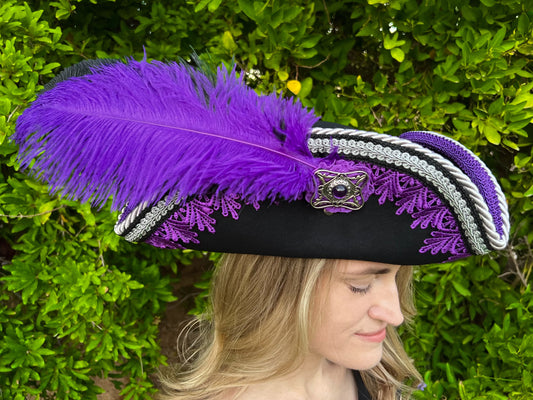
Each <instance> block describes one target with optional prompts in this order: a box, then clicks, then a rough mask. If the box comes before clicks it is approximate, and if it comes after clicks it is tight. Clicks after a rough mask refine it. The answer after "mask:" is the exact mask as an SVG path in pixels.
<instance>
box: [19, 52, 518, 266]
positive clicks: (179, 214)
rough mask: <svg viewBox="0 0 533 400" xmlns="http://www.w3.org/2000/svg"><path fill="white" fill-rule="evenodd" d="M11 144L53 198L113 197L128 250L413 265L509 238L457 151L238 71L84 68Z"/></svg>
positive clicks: (449, 143) (497, 203)
mask: <svg viewBox="0 0 533 400" xmlns="http://www.w3.org/2000/svg"><path fill="white" fill-rule="evenodd" d="M14 138H15V141H16V142H17V143H18V144H19V146H20V161H21V165H22V166H23V167H29V166H30V165H31V168H32V171H33V172H34V174H36V175H37V176H38V177H39V178H41V179H43V180H44V181H46V182H48V183H49V184H50V185H51V189H52V191H54V192H55V191H61V192H62V193H64V194H65V195H67V196H68V197H70V198H77V199H80V200H82V201H87V200H91V201H92V202H93V203H94V204H95V205H101V204H102V203H103V202H105V201H107V199H109V198H112V207H113V208H114V209H120V210H122V213H121V216H120V218H119V221H118V222H117V224H116V227H115V231H116V233H118V234H119V235H121V236H124V237H125V238H126V239H127V240H129V241H133V242H147V243H150V244H152V245H154V246H158V247H163V248H191V249H199V250H206V251H217V252H233V253H250V254H265V255H279V256H288V257H305V258H338V259H361V260H368V261H378V262H387V263H394V264H426V263H434V262H445V261H451V260H455V259H458V258H462V257H466V256H468V255H473V254H486V253H488V252H490V251H492V250H499V249H503V248H504V247H505V246H506V244H507V241H508V235H509V216H508V211H507V205H506V201H505V197H504V195H503V193H502V191H501V189H500V187H499V186H498V183H497V182H496V179H495V178H494V176H493V175H492V174H491V172H490V171H489V170H488V169H487V167H486V166H485V164H484V163H483V162H482V161H481V160H480V159H479V158H478V157H477V156H476V155H474V154H473V153H472V152H471V151H470V150H468V149H467V148H465V147H464V146H462V145H461V144H460V143H458V142H457V141H455V140H452V139H450V138H448V137H446V136H444V135H441V134H438V133H434V132H422V131H413V132H406V133H404V134H402V135H401V136H399V137H395V136H390V135H386V134H380V133H376V132H367V131H361V130H356V129H352V128H348V127H344V126H341V125H336V124H330V123H325V122H321V121H318V118H317V117H316V116H315V115H314V114H313V112H311V111H308V110H306V109H305V108H304V107H303V106H302V105H301V104H300V103H299V102H298V101H296V102H295V101H293V100H291V99H285V98H283V97H281V96H277V95H275V94H270V95H258V94H257V93H256V92H255V91H253V90H252V89H251V88H249V87H247V86H246V84H245V82H244V79H243V77H242V76H241V77H240V78H239V77H238V76H237V73H236V71H235V69H231V70H227V69H226V68H224V67H220V68H218V70H217V71H216V72H208V71H207V70H205V69H203V68H193V67H191V66H189V65H187V64H186V63H183V62H180V63H161V62H157V61H153V62H147V61H146V60H143V61H134V60H129V61H127V62H117V61H110V60H97V61H90V62H84V63H81V64H78V65H77V66H74V67H71V68H69V69H67V70H65V71H64V72H63V73H62V74H60V75H59V76H58V77H57V78H56V79H54V80H53V81H52V82H51V83H50V84H49V85H47V87H45V91H44V92H43V93H41V94H40V95H39V96H38V98H37V99H36V100H35V101H34V102H33V104H32V105H31V106H30V107H29V108H28V109H27V110H26V111H25V112H24V113H23V114H22V115H21V116H20V117H19V119H18V121H17V131H16V134H15V136H14Z"/></svg>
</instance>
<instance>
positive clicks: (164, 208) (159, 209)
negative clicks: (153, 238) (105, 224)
mask: <svg viewBox="0 0 533 400" xmlns="http://www.w3.org/2000/svg"><path fill="white" fill-rule="evenodd" d="M177 202H178V196H177V195H176V196H174V197H173V198H170V197H169V196H167V197H165V198H164V199H163V200H160V201H159V202H157V204H155V205H154V206H152V207H151V208H150V210H149V211H148V212H147V213H146V215H145V216H144V217H142V219H141V220H140V221H139V222H138V223H137V224H136V225H135V226H134V227H133V229H132V230H131V231H130V232H128V233H127V234H126V235H124V232H126V231H127V230H128V228H130V227H131V225H132V224H133V223H134V222H135V220H136V219H137V218H138V217H139V215H141V214H142V213H143V212H144V211H145V210H146V209H147V208H148V207H149V204H148V203H142V204H140V205H138V206H137V207H135V208H134V209H133V210H132V211H131V212H130V213H129V214H128V215H127V216H126V218H124V220H123V221H121V222H117V223H116V224H115V228H114V230H115V233H116V234H117V235H120V236H124V238H125V239H126V240H127V241H128V242H138V241H139V240H141V239H142V238H144V237H145V236H146V235H147V234H148V233H149V232H151V231H152V230H153V229H154V227H155V226H156V225H157V224H158V223H159V222H160V221H161V220H162V219H164V218H165V217H166V216H167V215H168V213H169V212H170V211H171V210H173V209H174V207H175V205H176V203H177ZM120 219H121V217H119V221H120Z"/></svg>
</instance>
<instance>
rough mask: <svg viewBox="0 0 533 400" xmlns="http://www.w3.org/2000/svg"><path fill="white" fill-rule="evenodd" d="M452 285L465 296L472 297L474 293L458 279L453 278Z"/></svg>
mask: <svg viewBox="0 0 533 400" xmlns="http://www.w3.org/2000/svg"><path fill="white" fill-rule="evenodd" d="M452 285H453V287H454V288H455V290H457V292H459V293H460V294H461V295H463V296H465V297H470V296H471V295H472V293H471V292H470V290H468V289H467V288H465V287H464V286H463V285H462V284H460V283H459V282H458V281H456V280H452Z"/></svg>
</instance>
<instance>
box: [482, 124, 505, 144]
mask: <svg viewBox="0 0 533 400" xmlns="http://www.w3.org/2000/svg"><path fill="white" fill-rule="evenodd" d="M483 134H484V135H485V137H486V138H487V140H488V141H489V142H490V143H492V144H500V143H501V141H502V137H501V135H500V133H499V132H498V131H497V130H496V129H495V128H494V127H493V126H492V125H485V129H484V130H483Z"/></svg>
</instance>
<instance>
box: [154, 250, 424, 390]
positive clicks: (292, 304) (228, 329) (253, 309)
mask: <svg viewBox="0 0 533 400" xmlns="http://www.w3.org/2000/svg"><path fill="white" fill-rule="evenodd" d="M334 265H335V261H334V260H322V259H298V258H283V257H271V256H257V255H243V254H229V255H225V256H224V257H223V259H222V260H221V262H220V264H219V266H218V267H217V268H216V270H215V272H214V276H213V280H212V288H211V297H210V309H209V310H208V311H207V312H206V314H205V315H202V316H201V317H199V318H198V319H196V320H195V321H193V322H192V323H191V324H190V325H189V326H188V328H187V330H186V331H185V333H183V335H182V339H185V342H184V343H185V347H184V349H183V350H182V351H181V355H182V362H181V364H180V365H179V366H178V368H177V369H176V370H174V371H173V372H170V373H169V371H167V375H166V376H162V378H161V381H162V383H163V386H164V390H165V394H161V395H160V398H161V399H165V400H178V399H190V400H206V399H216V398H220V396H221V395H222V394H223V393H226V394H227V392H228V391H229V392H234V393H239V391H240V390H244V389H245V387H246V386H247V385H250V384H252V383H259V382H265V381H268V380H269V379H272V378H275V377H279V376H283V375H285V374H288V373H290V372H292V371H294V370H295V369H296V368H297V367H298V366H299V365H300V363H301V362H302V361H303V358H302V357H303V355H304V354H305V353H306V351H307V349H308V343H309V340H308V333H309V309H310V305H311V302H312V298H313V292H314V290H315V288H316V286H317V282H318V279H319V278H320V277H321V276H323V275H324V274H326V273H331V271H332V269H333V266H334ZM411 276H412V269H411V267H402V268H401V269H400V272H399V273H398V278H397V280H398V290H399V296H400V303H401V306H402V311H403V312H404V316H405V318H406V321H408V320H409V319H410V318H411V317H412V316H413V315H414V306H413V302H412V293H411ZM187 341H188V342H187ZM361 375H362V377H363V379H364V381H365V384H366V385H367V388H368V389H369V392H370V393H371V394H372V396H373V398H375V399H376V400H381V399H383V400H385V399H387V400H388V399H394V398H395V394H396V392H397V391H403V392H408V389H407V388H406V387H405V386H403V384H402V383H401V382H402V381H404V380H405V379H407V378H411V379H420V376H419V374H418V372H417V371H416V369H415V368H414V367H413V365H412V363H411V360H410V359H409V358H408V357H407V354H406V353H405V351H404V349H403V346H402V344H401V341H400V339H399V336H398V334H397V333H396V331H395V330H394V329H389V332H388V335H387V339H386V341H385V345H384V353H383V359H382V361H381V363H380V364H379V365H378V366H376V367H375V368H373V369H371V370H368V371H363V372H362V373H361ZM406 389H407V391H406Z"/></svg>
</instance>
